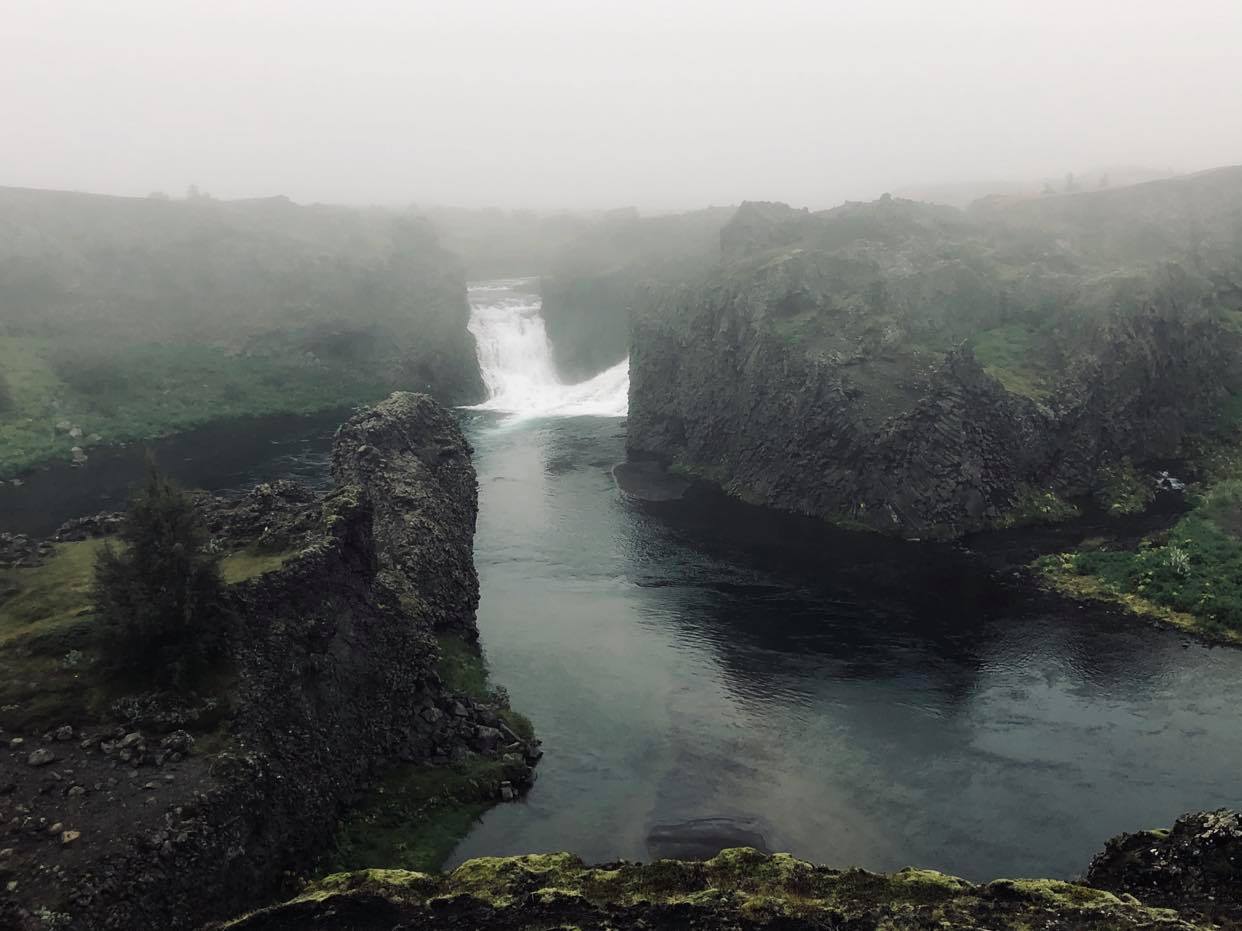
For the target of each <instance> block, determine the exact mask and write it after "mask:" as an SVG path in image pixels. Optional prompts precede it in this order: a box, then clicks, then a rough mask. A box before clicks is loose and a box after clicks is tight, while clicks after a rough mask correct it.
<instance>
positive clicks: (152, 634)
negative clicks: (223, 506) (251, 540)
mask: <svg viewBox="0 0 1242 931" xmlns="http://www.w3.org/2000/svg"><path fill="white" fill-rule="evenodd" d="M120 536H121V541H122V543H123V544H124V546H123V547H121V548H114V547H111V546H107V547H105V548H104V549H103V550H102V551H101V552H100V554H99V558H98V560H97V562H96V564H95V591H94V594H95V615H96V619H97V621H98V622H99V623H100V624H101V625H103V627H104V644H105V653H106V655H108V656H109V657H110V658H111V659H112V661H113V664H114V665H115V666H116V668H117V669H118V670H119V671H122V672H125V673H129V674H132V675H134V676H136V677H138V678H140V679H142V680H143V681H145V682H147V683H149V684H152V685H158V686H172V687H181V686H184V685H186V684H187V683H188V681H189V680H190V679H191V678H192V677H193V676H194V675H195V674H196V673H197V672H198V671H200V670H201V669H202V667H203V665H204V663H206V662H207V661H208V660H209V659H210V658H211V656H212V654H213V653H215V652H216V650H217V649H218V647H219V644H220V640H221V635H222V627H223V623H224V609H223V604H224V598H223V593H224V583H223V582H222V580H221V577H220V567H219V561H218V558H217V557H215V556H213V555H212V554H210V553H208V552H207V551H206V549H205V543H206V532H205V530H204V528H203V526H202V523H201V522H200V521H199V519H198V515H197V514H196V513H195V510H194V504H193V502H192V501H191V500H190V498H189V496H188V495H186V493H185V492H184V491H182V490H181V489H180V488H179V487H177V486H176V485H175V484H174V483H173V482H172V481H171V480H169V479H168V478H167V477H166V476H165V475H163V474H161V473H160V471H159V469H158V468H157V467H156V465H155V461H154V460H153V459H151V458H150V457H148V459H147V475H146V480H145V482H144V483H143V487H142V488H141V489H140V490H139V491H138V492H137V493H136V494H135V495H134V496H133V498H132V499H131V501H130V505H129V510H128V512H127V514H126V518H125V523H124V525H123V528H122V530H121V533H120Z"/></svg>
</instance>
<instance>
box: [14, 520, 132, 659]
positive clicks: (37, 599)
mask: <svg viewBox="0 0 1242 931" xmlns="http://www.w3.org/2000/svg"><path fill="white" fill-rule="evenodd" d="M106 543H107V541H106V540H83V541H81V542H79V543H61V544H59V545H57V547H56V550H55V552H54V553H53V554H52V556H51V557H50V558H48V559H47V560H46V561H45V562H44V563H43V565H41V566H38V567H36V568H33V569H0V646H2V645H4V644H7V643H10V642H12V641H13V640H15V639H18V638H21V637H30V636H35V635H45V634H48V633H50V632H52V631H54V630H56V629H57V628H60V627H63V626H65V625H67V624H74V623H78V622H80V621H81V619H82V617H83V616H84V615H88V614H90V610H91V585H92V584H93V582H94V570H95V556H96V554H97V553H98V552H99V551H100V550H101V549H103V547H104V546H105V545H106Z"/></svg>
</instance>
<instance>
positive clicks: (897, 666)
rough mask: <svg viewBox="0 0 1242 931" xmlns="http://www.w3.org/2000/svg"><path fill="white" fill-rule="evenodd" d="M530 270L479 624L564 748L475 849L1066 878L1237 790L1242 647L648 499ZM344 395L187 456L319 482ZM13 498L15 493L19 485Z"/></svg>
mask: <svg viewBox="0 0 1242 931" xmlns="http://www.w3.org/2000/svg"><path fill="white" fill-rule="evenodd" d="M521 287H522V286H521V284H520V282H498V283H490V284H487V285H482V286H476V287H475V288H472V289H471V301H472V305H473V308H474V316H473V319H472V323H471V328H472V331H473V332H474V333H475V335H476V338H477V339H478V341H479V347H480V359H481V361H482V362H483V365H484V374H485V377H486V382H487V384H488V386H489V390H490V391H491V392H492V399H491V401H489V402H488V403H487V404H486V405H483V406H482V407H481V408H479V409H473V410H466V411H462V412H461V417H462V421H463V424H464V426H465V429H466V431H467V433H468V435H469V437H470V440H471V442H472V443H473V444H474V446H475V451H476V459H475V461H476V466H477V469H478V473H479V492H480V516H479V526H478V535H477V538H476V546H475V555H476V561H477V563H478V568H479V575H480V581H481V585H482V601H481V605H480V609H479V626H480V629H481V632H482V639H483V643H484V645H485V648H486V652H487V656H488V661H489V663H490V666H491V669H492V672H493V675H494V678H495V680H496V681H497V682H499V683H502V684H503V685H504V686H505V687H506V688H507V689H508V690H509V692H510V694H511V696H512V700H513V704H514V707H516V708H518V709H520V710H521V711H523V712H524V713H526V714H527V715H528V716H529V717H530V718H531V719H532V720H533V721H534V723H535V726H536V728H537V730H538V732H539V734H540V736H541V738H542V739H543V742H544V749H545V751H546V755H545V757H544V759H543V761H542V762H541V763H540V765H539V767H538V776H539V779H538V782H537V783H536V785H535V787H534V788H533V790H532V791H531V792H530V793H529V794H528V795H527V796H526V797H525V798H524V799H523V800H521V801H519V802H517V803H513V804H508V805H501V806H499V807H497V808H494V809H492V810H491V811H489V812H488V813H487V814H486V815H485V816H484V817H483V819H482V821H481V822H480V823H479V824H478V825H477V827H476V828H475V829H474V831H473V832H472V833H471V834H470V835H469V836H468V837H467V838H466V839H465V840H464V841H463V842H462V843H461V844H460V845H459V847H458V849H457V850H456V851H455V853H454V855H453V862H458V861H460V860H462V859H465V858H467V857H472V856H478V855H483V854H510V853H527V852H539V851H552V850H570V851H573V852H575V853H578V854H580V855H581V856H583V857H584V858H585V859H587V860H593V861H602V860H612V859H616V858H622V857H624V858H632V859H647V858H650V857H653V856H660V855H675V854H676V855H684V854H691V855H692V854H699V853H705V852H708V851H710V850H711V849H712V848H714V847H718V846H719V845H720V844H733V843H752V844H758V845H762V846H766V847H767V848H769V849H772V850H787V851H790V852H792V853H794V854H796V855H798V856H801V857H804V858H807V859H811V860H815V861H819V862H824V863H828V864H832V865H840V866H845V865H859V866H864V867H868V868H873V869H894V868H898V867H901V866H906V865H919V866H929V867H935V868H938V869H942V870H946V871H949V872H952V873H956V874H958V875H962V876H965V877H968V878H972V879H988V878H993V877H997V876H1053V877H1072V876H1074V875H1076V874H1079V873H1081V871H1082V870H1083V869H1084V868H1085V867H1086V864H1087V861H1088V860H1089V858H1090V856H1091V855H1092V853H1093V852H1095V851H1096V850H1098V849H1099V848H1100V847H1102V845H1103V842H1104V841H1105V840H1106V839H1107V838H1108V837H1109V836H1111V835H1113V834H1116V833H1118V832H1120V831H1124V830H1134V829H1137V828H1142V827H1151V826H1159V825H1167V824H1169V823H1171V822H1172V820H1173V819H1174V818H1175V817H1176V816H1177V815H1179V814H1181V813H1182V812H1184V811H1188V810H1191V809H1200V808H1210V807H1216V806H1222V805H1230V806H1237V805H1239V804H1240V803H1242V798H1240V797H1239V782H1238V777H1237V773H1238V770H1239V764H1242V727H1239V709H1240V708H1242V651H1237V650H1225V649H1210V648H1207V647H1204V646H1200V645H1198V644H1194V643H1190V642H1188V641H1186V640H1185V639H1184V638H1183V637H1180V636H1177V635H1175V634H1172V633H1169V632H1163V631H1158V630H1153V629H1151V628H1149V627H1146V626H1143V625H1140V624H1138V623H1136V622H1133V621H1126V620H1121V619H1118V618H1116V617H1115V616H1113V615H1111V614H1109V613H1107V612H1097V611H1093V610H1081V609H1076V608H1072V607H1069V608H1067V607H1065V606H1064V604H1063V603H1062V602H1059V601H1058V600H1057V599H1053V598H1050V597H1047V596H1043V595H1040V594H1039V593H1034V592H1031V591H1029V590H1027V589H1025V588H1024V587H1023V586H1021V585H1019V584H1017V583H1016V582H1014V581H1013V580H1012V579H1011V578H1008V577H1006V576H998V575H997V573H996V572H995V571H994V569H993V568H992V567H991V566H990V565H988V564H987V563H986V562H985V561H983V560H981V559H979V558H978V557H976V556H975V555H972V554H971V553H969V552H966V551H964V550H963V549H962V548H959V547H949V546H934V545H925V544H911V543H900V542H896V541H890V540H886V539H882V538H879V537H877V536H874V535H865V534H864V535H859V534H853V533H848V532H842V531H835V530H832V529H830V528H827V527H825V526H823V525H821V524H818V523H816V522H814V521H807V520H799V519H793V518H787V517H782V516H779V515H774V514H771V513H769V512H765V511H762V510H759V509H756V508H751V507H748V506H746V505H743V504H740V503H737V502H732V501H729V500H726V499H723V498H722V497H720V496H717V495H713V494H710V493H708V492H705V491H694V492H692V493H691V494H689V495H688V496H687V497H686V498H684V499H681V500H671V501H665V502H649V501H647V502H644V501H635V500H631V499H629V498H627V497H626V496H625V495H624V494H622V493H621V492H620V491H619V490H618V488H617V486H616V483H615V482H614V480H613V478H612V475H611V469H612V467H613V466H614V465H615V464H616V463H617V462H619V461H621V460H622V459H623V458H624V440H625V422H624V418H623V416H622V415H623V414H624V409H625V402H624V398H625V391H626V385H627V372H626V367H625V365H624V364H622V365H621V366H618V367H616V368H615V369H612V370H609V371H608V372H605V373H603V374H601V375H600V376H598V377H597V378H596V379H592V381H591V382H588V383H586V384H583V385H561V384H560V383H559V382H558V381H557V379H556V377H555V374H554V371H553V369H552V366H551V359H550V356H549V355H548V347H547V337H546V334H545V333H544V330H543V322H542V318H541V317H540V316H539V308H538V300H537V298H534V297H531V296H529V295H525V294H523V293H522V290H521ZM339 417H340V415H339V414H338V415H332V416H329V415H325V416H324V418H322V419H311V420H306V419H297V420H291V421H289V422H288V423H284V424H283V425H280V426H278V425H274V424H270V423H266V422H265V424H264V425H263V427H262V429H261V430H255V429H254V428H253V425H252V426H251V427H250V428H246V436H245V437H244V438H239V439H238V440H237V441H236V442H228V441H226V438H225V437H224V436H223V435H212V436H213V438H214V442H213V443H212V444H211V448H210V449H208V448H207V447H206V446H205V445H203V444H201V443H196V441H195V440H194V439H193V437H192V436H190V437H184V438H178V439H176V440H172V441H169V442H170V443H171V444H181V445H179V446H174V448H176V449H179V450H181V453H180V454H179V458H178V459H177V461H176V462H175V463H173V465H174V466H175V470H176V471H179V472H180V473H181V474H182V475H183V476H185V477H186V480H193V481H195V482H196V483H198V484H202V485H204V486H210V487H216V488H229V487H243V486H245V485H246V484H249V483H250V482H253V481H255V480H259V479H264V478H271V477H274V476H276V475H279V474H285V473H287V472H292V473H295V474H296V475H298V476H300V477H303V478H307V477H310V478H313V479H316V480H318V481H323V480H324V466H325V463H326V450H327V448H328V445H329V443H330V438H331V426H333V425H334V424H335V422H336V421H337V420H339ZM235 429H238V430H240V429H241V428H238V427H236V426H235ZM225 449H228V450H232V451H233V452H232V453H226V452H224V450H225ZM116 455H118V456H121V457H124V455H130V454H127V453H124V452H119V453H117V454H116ZM160 455H161V459H162V460H164V459H165V450H164V449H161V453H160ZM95 465H96V461H95V456H94V455H93V456H92V463H91V465H90V466H88V467H87V468H86V469H83V470H79V471H77V472H68V471H64V472H63V473H61V474H60V477H59V479H58V480H59V481H60V482H61V488H62V493H61V495H60V496H59V497H57V498H55V500H53V498H52V497H49V496H47V492H43V491H40V487H41V486H38V481H39V479H38V477H37V476H36V478H35V481H33V482H32V483H31V485H29V486H27V487H25V488H23V489H18V490H17V492H20V493H21V495H20V500H22V501H24V502H26V503H25V505H24V509H23V510H21V511H20V513H22V514H27V515H29V514H34V513H37V515H38V520H39V521H42V522H43V523H45V524H46V523H47V522H49V521H51V520H52V518H53V517H59V516H60V514H59V511H60V510H63V509H65V508H67V507H69V505H62V504H61V503H60V502H61V500H62V499H66V500H69V501H71V502H72V503H73V505H74V506H75V507H77V511H74V512H71V513H78V512H81V511H82V510H87V509H88V508H84V507H80V506H79V505H81V504H82V503H83V502H84V501H85V500H86V499H87V498H91V495H94V497H93V498H91V500H101V501H110V500H113V499H115V498H116V495H117V492H116V489H115V488H113V485H115V482H116V481H117V480H119V477H120V476H121V475H122V474H123V471H124V470H123V468H122V467H121V466H120V465H118V466H117V467H116V475H115V476H113V479H111V480H110V481H112V483H113V484H111V485H109V484H108V483H107V482H103V481H102V479H99V478H98V476H96V477H95V478H91V479H88V478H87V477H86V476H87V475H88V474H90V473H91V470H92V467H94V466H95ZM131 467H132V468H136V465H131ZM75 476H76V477H75ZM48 481H49V482H50V481H51V480H50V479H49V480H48ZM75 482H76V483H79V484H81V483H88V484H89V483H92V482H94V483H95V485H94V486H93V487H94V490H93V491H89V490H81V489H78V490H75V489H77V485H75V484H74V483H75ZM101 482H102V484H104V485H107V486H108V487H106V488H105V487H102V486H101V485H100V483H101ZM66 483H67V484H66ZM32 486H33V487H32ZM49 487H50V485H49ZM109 489H112V490H109ZM0 495H2V496H3V497H0V509H6V510H4V513H5V515H6V518H13V515H16V514H18V513H19V509H17V508H16V507H10V506H9V505H10V504H11V503H12V502H13V501H15V500H18V498H17V497H15V496H14V492H13V491H11V490H5V491H3V492H0ZM40 500H42V502H43V506H42V507H40V506H39V501H40ZM99 506H102V505H99ZM65 516H69V515H68V514H66V515H65ZM11 522H12V521H11ZM56 522H58V521H56ZM25 523H26V524H27V525H28V526H30V527H33V524H34V523H36V521H34V520H33V519H25ZM53 526H54V524H53ZM0 527H3V529H10V528H9V527H8V526H4V525H3V524H0Z"/></svg>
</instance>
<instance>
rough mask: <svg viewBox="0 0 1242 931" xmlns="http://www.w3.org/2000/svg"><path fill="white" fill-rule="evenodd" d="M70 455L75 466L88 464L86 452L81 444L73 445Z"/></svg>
mask: <svg viewBox="0 0 1242 931" xmlns="http://www.w3.org/2000/svg"><path fill="white" fill-rule="evenodd" d="M69 456H70V460H71V462H72V464H73V465H75V466H80V465H86V459H87V456H86V452H85V451H84V450H83V449H82V447H81V446H75V447H73V449H71V450H69Z"/></svg>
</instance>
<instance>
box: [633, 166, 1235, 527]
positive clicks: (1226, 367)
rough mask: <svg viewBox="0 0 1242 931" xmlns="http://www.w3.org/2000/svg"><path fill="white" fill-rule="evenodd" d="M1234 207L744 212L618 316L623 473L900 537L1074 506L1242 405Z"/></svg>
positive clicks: (889, 203)
mask: <svg viewBox="0 0 1242 931" xmlns="http://www.w3.org/2000/svg"><path fill="white" fill-rule="evenodd" d="M1171 205H1175V206H1171ZM1240 210H1242V170H1237V169H1233V170H1224V171H1222V172H1213V173H1208V174H1206V175H1200V176H1192V177H1188V178H1183V179H1176V180H1174V181H1167V182H1154V183H1153V184H1151V185H1143V186H1139V187H1137V188H1134V189H1129V190H1113V191H1107V192H1102V193H1100V194H1094V193H1093V194H1084V195H1071V196H1066V197H1059V198H1053V199H1051V200H1050V201H1048V202H1044V201H1039V202H1037V203H1035V204H1031V203H1029V202H1027V201H1018V202H1015V203H990V204H985V205H980V206H979V207H978V208H977V209H975V210H972V211H970V212H962V211H957V210H955V209H953V208H948V207H933V206H930V205H924V204H916V203H913V202H909V201H900V200H896V199H893V198H889V197H887V196H886V197H884V198H881V199H880V200H878V201H875V202H873V203H867V204H847V205H846V206H844V207H841V208H837V209H835V210H830V211H825V212H823V213H819V214H813V213H809V212H807V211H796V210H792V209H790V208H788V207H785V206H784V205H779V204H746V205H743V207H742V208H740V209H739V211H738V212H737V214H736V216H735V217H734V218H733V220H732V221H730V223H729V224H728V225H727V226H726V227H725V228H724V230H723V231H722V234H721V255H722V260H723V264H722V265H721V267H720V269H719V270H718V271H717V272H716V273H715V274H713V275H712V276H711V277H710V278H709V279H708V280H707V281H706V283H704V284H702V285H698V286H687V287H682V288H681V289H679V290H677V291H675V292H673V293H670V294H666V295H665V296H664V297H663V299H662V300H660V301H659V302H657V303H655V304H653V305H650V306H647V307H644V308H643V309H642V311H641V312H640V313H639V314H637V315H636V317H635V320H634V325H633V333H632V348H631V387H630V419H629V431H628V445H629V450H630V453H631V456H632V457H635V458H642V457H654V458H657V459H660V460H661V461H663V462H665V463H667V464H669V465H671V466H673V467H675V468H677V469H680V470H682V471H684V472H686V473H689V474H693V475H696V476H698V477H701V478H704V479H707V480H710V481H713V482H715V483H717V484H719V485H721V486H722V487H724V488H725V489H727V490H728V491H730V492H732V493H734V494H736V495H738V496H739V497H742V498H745V499H747V500H750V501H753V502H756V503H762V504H768V505H772V506H775V507H779V508H782V509H786V510H790V511H796V512H799V513H805V514H811V515H816V516H821V517H825V518H828V519H830V520H834V521H839V522H842V523H847V524H857V525H862V526H867V527H870V528H873V529H878V530H884V531H889V532H894V533H898V534H902V535H906V536H929V535H942V536H952V535H957V534H961V533H964V532H966V531H969V530H972V529H977V528H982V527H987V526H995V525H997V524H1005V523H1008V522H1011V521H1014V520H1018V519H1022V518H1023V517H1025V516H1030V514H1029V512H1031V511H1032V510H1034V511H1038V510H1039V508H1041V507H1044V506H1045V505H1044V504H1042V503H1041V502H1044V501H1046V500H1048V497H1047V496H1049V495H1051V496H1055V497H1058V498H1059V497H1074V496H1077V495H1085V494H1088V493H1090V492H1092V490H1093V489H1094V487H1095V485H1096V483H1097V481H1098V479H1099V475H1100V470H1101V468H1102V467H1103V466H1105V465H1108V464H1109V463H1113V462H1118V461H1121V460H1123V459H1131V460H1135V461H1144V460H1151V459H1159V458H1168V457H1172V456H1176V455H1179V454H1180V453H1182V452H1183V451H1184V450H1185V449H1186V444H1187V441H1188V440H1190V439H1191V438H1192V437H1194V436H1196V435H1199V434H1202V433H1204V432H1206V431H1210V430H1211V429H1212V428H1213V426H1214V425H1215V424H1216V423H1217V422H1218V419H1219V418H1220V417H1221V416H1222V411H1224V410H1226V408H1227V407H1228V405H1229V402H1230V400H1231V398H1232V397H1233V396H1234V395H1235V394H1236V393H1237V392H1238V391H1239V390H1240V388H1242V384H1240V382H1239V369H1240V367H1239V365H1238V362H1239V360H1240V359H1242V354H1240V353H1242V342H1240V338H1239V335H1240V333H1242V287H1240V286H1239V283H1240V282H1242V252H1239V250H1238V248H1237V245H1238V243H1239V242H1242V233H1239V230H1240V229H1242V223H1240V221H1239V220H1238V217H1239V215H1240V213H1239V211H1240ZM1187 211H1190V212H1191V213H1192V214H1193V216H1191V217H1190V218H1189V219H1187V218H1186V216H1185V214H1186V212H1187ZM1084 218H1086V219H1084ZM1088 220H1089V224H1088ZM1084 224H1087V225H1086V227H1085V229H1084V228H1082V227H1083V225H1084ZM1074 231H1077V232H1076V233H1075V234H1074V235H1071V233H1073V232H1074ZM1109 231H1112V234H1111V235H1109ZM1122 231H1124V235H1123V233H1122ZM1036 516H1037V515H1036Z"/></svg>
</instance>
